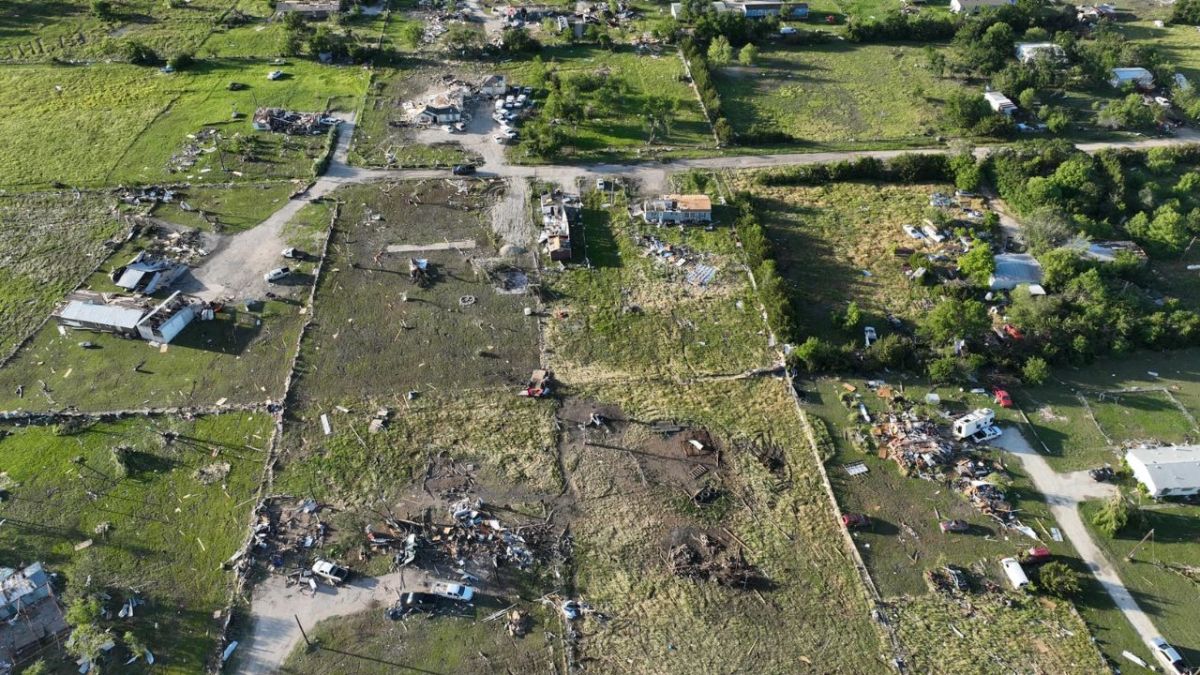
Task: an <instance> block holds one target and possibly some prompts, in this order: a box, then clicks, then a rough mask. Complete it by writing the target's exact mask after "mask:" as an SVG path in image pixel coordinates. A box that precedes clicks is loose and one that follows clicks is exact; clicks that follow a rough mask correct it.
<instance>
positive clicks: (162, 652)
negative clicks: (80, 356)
mask: <svg viewBox="0 0 1200 675" xmlns="http://www.w3.org/2000/svg"><path fill="white" fill-rule="evenodd" d="M4 431H5V432H6V433H5V435H4V436H3V437H2V438H0V455H3V457H4V464H3V469H4V473H3V476H4V481H5V485H4V489H5V490H6V492H7V493H8V497H7V498H6V499H5V503H4V508H3V516H4V522H5V525H4V527H3V529H2V530H0V557H2V558H3V559H4V562H5V564H14V563H16V562H18V561H24V562H25V563H29V562H32V561H35V560H40V561H44V562H45V563H46V565H47V567H48V570H49V571H50V572H56V573H59V574H61V575H62V577H63V580H64V582H65V586H66V589H67V592H66V596H67V597H68V598H70V597H77V596H78V595H81V594H84V593H101V592H106V591H107V592H108V593H110V594H111V595H112V596H113V599H112V600H110V601H108V602H107V603H106V605H107V607H108V608H109V609H110V610H111V611H112V612H113V615H114V618H113V620H112V621H111V622H104V624H105V625H110V626H112V627H113V629H114V632H115V633H116V635H117V636H120V635H121V634H123V633H124V632H125V631H132V632H134V633H135V634H137V635H138V636H139V637H140V638H141V639H142V640H143V641H144V642H145V643H146V645H147V646H148V647H149V648H150V650H151V651H152V652H153V653H154V655H155V657H156V665H155V667H154V671H155V672H170V673H181V674H182V673H196V672H200V671H202V670H203V669H204V665H205V662H206V660H207V658H208V657H209V656H210V655H211V654H212V649H213V638H212V636H213V635H214V634H215V633H216V631H217V630H219V627H220V619H218V618H214V616H213V612H214V611H216V610H220V609H222V608H223V607H224V606H225V603H226V600H227V595H228V593H229V590H230V587H231V584H232V580H233V578H232V576H231V575H230V574H229V573H228V572H226V571H224V570H223V569H222V567H221V563H222V562H224V561H225V560H226V559H227V558H229V556H230V555H231V554H232V553H233V552H234V551H235V550H236V548H237V547H238V546H240V545H241V543H242V541H243V540H244V538H245V527H246V520H247V515H248V513H249V510H250V508H251V502H252V501H253V499H254V495H255V492H256V490H257V487H258V480H259V476H260V474H261V472H262V462H263V458H264V451H265V447H266V443H267V441H268V438H269V436H270V433H271V419H270V418H269V417H268V416H265V415H254V414H242V413H235V414H227V415H221V416H213V417H202V418H198V419H196V420H194V421H187V422H185V421H182V420H177V419H171V418H152V419H133V420H126V421H121V422H114V423H103V424H89V425H86V426H85V427H84V428H83V429H81V430H76V431H74V432H68V431H67V430H65V429H62V428H56V427H54V426H30V427H25V428H19V429H18V428H11V427H10V428H6V429H5V430H4ZM164 432H173V433H175V434H178V436H177V437H176V438H175V439H174V440H172V441H170V442H167V441H166V440H164V437H163V436H161V435H160V434H161V433H164ZM119 446H125V447H128V448H130V449H131V451H129V452H128V453H127V455H126V456H127V459H126V460H125V461H124V464H123V465H119V464H118V463H117V461H116V460H115V459H114V458H115V453H114V450H115V449H116V448H117V447H119ZM214 464H216V465H223V464H224V465H228V467H229V469H228V472H227V473H226V475H225V476H224V477H223V478H221V479H220V480H217V481H215V482H211V483H210V484H205V483H203V482H201V481H200V480H199V479H198V478H197V476H196V472H197V470H198V469H201V468H205V467H210V466H212V465H214ZM122 466H123V468H121V467H122ZM106 523H107V525H104V527H101V526H102V525H103V524H106ZM97 528H100V529H99V530H98V529H97ZM102 532H103V533H102ZM89 540H90V541H91V544H90V546H84V547H81V546H79V545H80V544H81V543H82V542H86V541H89ZM131 590H132V591H134V592H136V594H137V595H138V596H139V597H141V598H142V599H144V600H145V601H146V604H145V605H143V606H141V607H139V608H138V609H137V611H136V613H135V618H134V619H126V620H119V619H116V618H115V615H116V610H117V606H118V605H119V604H120V603H122V602H124V599H125V598H127V597H129V595H130V594H131V593H130V592H131ZM143 663H144V662H139V663H138V665H137V666H131V667H130V668H132V669H134V672H141V671H142V669H143V667H144V666H143ZM50 665H52V666H54V667H56V668H63V667H66V666H67V662H65V660H64V663H61V664H60V663H58V662H57V661H53V662H52V663H51V664H50ZM74 668H75V666H74V665H71V666H70V667H69V669H70V670H73V669H74ZM54 672H66V671H62V670H55V671H54ZM124 672H128V671H124Z"/></svg>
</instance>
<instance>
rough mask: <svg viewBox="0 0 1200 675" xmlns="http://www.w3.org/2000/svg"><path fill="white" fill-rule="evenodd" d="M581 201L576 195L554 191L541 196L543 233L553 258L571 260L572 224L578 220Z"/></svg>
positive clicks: (542, 236) (546, 245) (541, 239)
mask: <svg viewBox="0 0 1200 675" xmlns="http://www.w3.org/2000/svg"><path fill="white" fill-rule="evenodd" d="M580 207H581V203H580V201H579V197H578V196H576V195H568V194H563V193H561V192H557V191H556V192H554V193H548V194H544V195H542V197H541V213H542V234H541V237H539V240H540V241H541V242H542V243H543V244H545V247H546V253H547V254H549V256H550V259H551V260H562V261H566V260H570V259H571V256H572V252H571V225H572V224H574V223H576V222H578V220H579V215H580Z"/></svg>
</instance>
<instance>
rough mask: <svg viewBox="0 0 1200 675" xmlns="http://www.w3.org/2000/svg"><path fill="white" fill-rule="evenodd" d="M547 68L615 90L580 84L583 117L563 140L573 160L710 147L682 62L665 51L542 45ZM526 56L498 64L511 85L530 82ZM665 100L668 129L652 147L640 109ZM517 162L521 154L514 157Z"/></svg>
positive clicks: (565, 152) (708, 131)
mask: <svg viewBox="0 0 1200 675" xmlns="http://www.w3.org/2000/svg"><path fill="white" fill-rule="evenodd" d="M539 55H540V56H541V58H542V60H543V62H544V63H545V65H546V67H547V68H548V69H550V68H552V69H553V70H555V71H556V72H558V74H559V76H560V77H583V76H590V75H595V76H598V78H597V80H601V79H607V80H611V81H612V82H613V83H614V84H613V86H614V87H616V88H617V89H616V90H617V91H618V92H619V93H618V94H616V95H611V94H599V93H597V92H595V91H589V90H587V89H586V88H581V100H580V103H581V104H583V106H584V116H585V118H586V119H585V121H583V122H581V123H579V124H577V125H570V126H569V127H568V128H567V136H568V139H569V140H568V143H567V145H566V146H565V147H564V148H563V152H562V154H563V156H564V157H565V158H567V159H570V160H574V161H599V160H605V159H618V158H625V159H629V158H631V157H634V156H641V155H642V154H644V153H643V152H642V151H643V150H645V151H647V152H650V151H653V152H659V151H664V150H665V149H666V148H672V149H675V150H680V149H702V148H710V149H711V148H712V147H713V144H714V142H715V141H714V140H713V137H712V132H711V129H710V128H709V125H708V122H707V120H705V118H704V113H703V112H702V111H701V109H700V103H699V101H698V100H697V99H696V94H695V92H694V91H693V90H692V88H691V87H690V86H689V85H688V84H686V83H685V82H682V81H680V76H681V75H682V74H683V72H684V70H683V63H682V61H680V59H679V56H678V55H677V54H676V53H675V52H673V51H670V50H664V51H663V52H662V53H661V54H656V55H652V56H651V55H646V56H643V55H639V54H637V53H636V52H634V51H632V50H631V49H626V48H618V49H617V50H616V51H614V52H609V51H606V50H602V49H598V48H594V47H590V46H571V47H548V48H545V49H543V50H541V52H540V54H539ZM530 68H531V65H530V62H529V61H528V60H513V61H511V62H508V63H503V64H501V67H500V71H501V72H503V73H505V74H506V75H507V76H508V78H509V80H510V81H511V82H512V83H513V84H518V85H520V84H524V83H526V82H529V81H530V78H529V71H530ZM652 99H653V100H655V101H666V102H667V103H668V104H669V105H671V106H672V107H673V109H674V111H675V112H674V114H673V115H672V123H671V128H670V130H669V133H667V134H666V136H665V137H664V138H660V139H659V140H658V141H657V142H656V143H655V145H654V146H653V147H651V146H648V145H647V140H648V135H647V132H646V129H645V127H644V125H643V124H642V122H641V121H640V119H641V116H642V112H643V110H644V108H645V106H646V105H647V103H648V102H650V101H651V100H652ZM514 159H517V160H521V159H523V158H521V157H514Z"/></svg>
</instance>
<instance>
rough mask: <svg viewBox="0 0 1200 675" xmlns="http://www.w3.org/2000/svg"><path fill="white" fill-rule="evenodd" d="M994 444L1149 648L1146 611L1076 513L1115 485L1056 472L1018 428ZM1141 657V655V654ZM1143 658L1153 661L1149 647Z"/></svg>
mask: <svg viewBox="0 0 1200 675" xmlns="http://www.w3.org/2000/svg"><path fill="white" fill-rule="evenodd" d="M994 444H995V445H996V446H998V447H1001V448H1004V449H1005V450H1007V451H1009V452H1011V453H1013V454H1014V455H1016V456H1017V459H1019V460H1020V461H1021V465H1022V466H1023V467H1025V470H1026V471H1028V472H1029V476H1030V478H1032V479H1033V484H1034V486H1035V487H1037V489H1038V491H1039V492H1041V493H1042V495H1043V496H1044V497H1045V499H1046V503H1047V504H1049V505H1050V512H1051V513H1053V514H1054V519H1055V520H1057V521H1058V526H1059V527H1061V528H1062V531H1063V534H1065V535H1066V536H1067V538H1068V539H1070V540H1071V543H1072V544H1073V545H1074V546H1075V550H1076V552H1078V553H1079V558H1080V559H1081V560H1083V562H1084V563H1085V564H1086V565H1087V566H1088V569H1090V570H1091V571H1092V574H1094V575H1095V576H1096V579H1097V580H1099V581H1100V585H1101V586H1103V587H1104V590H1105V591H1107V592H1108V595H1109V597H1111V598H1112V599H1113V602H1114V603H1116V605H1117V608H1118V609H1120V610H1121V612H1122V613H1123V614H1124V615H1125V618H1126V619H1128V620H1129V623H1130V624H1132V625H1133V628H1134V630H1136V631H1137V633H1138V635H1139V636H1141V638H1142V641H1143V642H1145V643H1146V644H1147V648H1148V649H1149V642H1150V638H1152V637H1156V636H1158V635H1159V632H1158V631H1157V630H1156V629H1155V628H1154V624H1153V623H1152V622H1151V621H1150V617H1149V616H1147V615H1146V612H1144V611H1143V610H1142V608H1141V607H1140V606H1138V604H1137V601H1136V600H1134V598H1133V596H1132V595H1131V594H1130V593H1129V589H1127V588H1125V584H1124V583H1123V582H1122V581H1121V577H1120V576H1118V574H1117V570H1116V568H1115V567H1113V564H1112V563H1111V562H1110V561H1109V559H1108V557H1107V556H1105V555H1104V552H1103V551H1101V550H1100V547H1099V546H1097V545H1096V542H1095V541H1094V540H1093V539H1092V535H1091V533H1090V532H1088V529H1087V527H1086V526H1085V525H1084V523H1083V518H1082V516H1080V514H1079V503H1080V502H1082V501H1085V500H1088V499H1105V498H1107V497H1110V496H1112V495H1114V494H1116V491H1117V489H1116V486H1114V485H1111V484H1109V483H1097V482H1096V481H1094V480H1092V479H1091V477H1090V476H1088V474H1087V472H1086V471H1076V472H1073V473H1058V472H1057V471H1055V470H1054V469H1052V468H1050V465H1049V464H1048V463H1047V462H1046V459H1045V458H1044V457H1042V456H1041V455H1039V454H1038V453H1037V451H1036V450H1034V448H1033V446H1032V445H1030V444H1029V441H1028V440H1026V439H1025V437H1024V436H1023V435H1021V433H1020V432H1019V431H1017V430H1016V429H1013V428H1007V429H1005V430H1004V434H1003V435H1002V436H1000V438H998V439H996V440H995V441H994ZM1144 658H1145V657H1144ZM1146 661H1147V662H1154V661H1155V658H1154V656H1153V650H1151V654H1150V655H1149V657H1148V658H1146Z"/></svg>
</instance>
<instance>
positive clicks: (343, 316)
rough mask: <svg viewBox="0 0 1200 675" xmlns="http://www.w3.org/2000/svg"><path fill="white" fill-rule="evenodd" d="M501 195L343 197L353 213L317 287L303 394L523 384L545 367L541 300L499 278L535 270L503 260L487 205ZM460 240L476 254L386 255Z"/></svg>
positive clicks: (396, 188) (406, 190)
mask: <svg viewBox="0 0 1200 675" xmlns="http://www.w3.org/2000/svg"><path fill="white" fill-rule="evenodd" d="M460 187H461V190H462V191H461V192H460V190H459V188H460ZM499 189H501V188H500V186H499V185H498V184H493V183H490V182H482V181H460V182H449V181H437V182H433V183H428V182H412V183H392V184H388V185H387V186H386V187H384V188H383V189H380V187H379V186H378V185H372V186H356V187H353V188H350V189H349V190H348V191H347V192H345V193H343V194H342V196H343V199H344V200H345V206H344V207H343V208H342V211H341V215H340V217H339V219H338V223H337V225H336V226H335V228H334V232H333V239H332V243H331V246H330V259H329V260H328V261H327V262H326V270H325V273H324V274H323V275H322V277H321V281H320V284H319V286H318V288H317V300H316V307H315V309H314V311H315V316H316V323H315V324H314V325H313V326H312V328H311V330H310V331H309V332H308V334H307V336H306V339H305V344H304V347H303V349H302V352H301V358H300V370H301V381H302V382H303V383H304V386H303V387H302V389H301V391H303V392H304V394H303V395H304V396H305V397H312V398H314V399H319V400H329V399H340V398H350V399H358V398H361V397H371V396H383V395H392V394H403V393H404V392H407V391H409V390H416V391H420V392H423V393H428V392H433V391H440V390H445V389H464V388H467V389H469V388H478V387H486V388H491V387H497V386H499V387H504V388H511V389H512V391H516V390H517V389H519V388H521V387H522V386H524V383H525V382H526V381H527V380H528V378H529V374H530V372H531V371H532V370H533V369H534V368H536V367H537V363H538V361H537V351H536V345H537V321H538V318H537V317H536V316H525V315H524V313H523V309H524V307H526V306H529V305H531V304H532V299H531V298H529V297H527V296H526V295H525V294H524V293H520V292H517V293H506V292H501V291H499V290H498V288H499V286H498V285H497V283H498V282H497V281H496V279H498V278H499V276H498V275H505V274H508V273H510V272H511V273H512V274H518V273H519V275H520V276H525V277H526V278H527V276H528V275H529V274H532V271H531V267H532V261H531V260H529V259H528V258H527V257H524V256H520V257H516V258H511V259H499V258H497V257H496V256H497V255H498V252H497V242H496V241H495V240H494V237H493V234H492V231H491V220H490V217H489V213H488V207H489V206H490V205H491V204H492V203H493V200H494V196H495V194H496V191H497V190H499ZM459 240H469V241H472V242H474V244H475V247H474V248H473V249H464V250H462V251H459V250H454V249H451V250H441V251H438V250H434V251H425V252H413V253H386V252H384V251H385V249H386V248H387V247H388V246H389V245H402V244H408V245H413V246H426V245H430V244H444V243H445V242H447V241H450V242H454V241H459ZM410 257H415V258H425V259H428V260H429V263H430V265H431V266H432V270H433V275H434V276H433V279H432V281H431V283H430V284H429V285H428V287H424V288H423V287H420V286H418V285H416V284H414V283H412V282H411V281H410V280H409V278H408V261H409V258H410ZM489 260H491V261H492V262H488V261H489ZM489 269H490V270H492V273H491V275H489V273H488V271H487V270H489Z"/></svg>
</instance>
